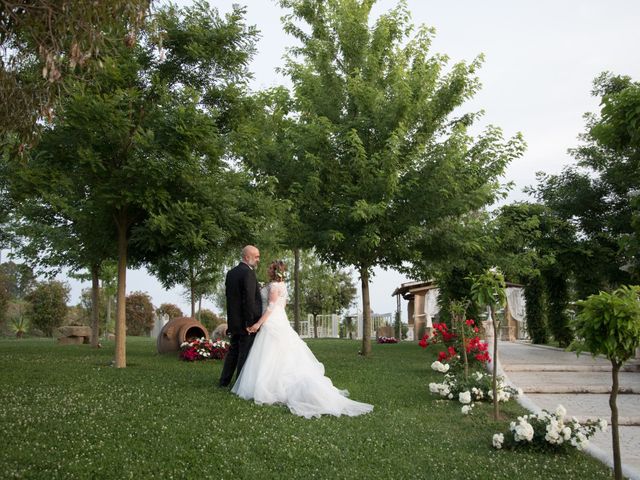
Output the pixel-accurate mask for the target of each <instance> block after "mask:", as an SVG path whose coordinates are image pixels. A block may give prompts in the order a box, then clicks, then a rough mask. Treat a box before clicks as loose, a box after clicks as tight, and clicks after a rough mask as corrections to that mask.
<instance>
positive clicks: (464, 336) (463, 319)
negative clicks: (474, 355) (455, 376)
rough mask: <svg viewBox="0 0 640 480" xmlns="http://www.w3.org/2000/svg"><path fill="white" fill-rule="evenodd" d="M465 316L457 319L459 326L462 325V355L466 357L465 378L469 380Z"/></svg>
mask: <svg viewBox="0 0 640 480" xmlns="http://www.w3.org/2000/svg"><path fill="white" fill-rule="evenodd" d="M464 317H465V316H464V315H463V316H462V317H457V319H458V325H460V334H461V335H462V354H463V355H464V357H463V358H464V378H465V380H466V379H468V378H469V358H468V357H467V337H466V335H465V333H464V328H465V324H464V322H465V318H464Z"/></svg>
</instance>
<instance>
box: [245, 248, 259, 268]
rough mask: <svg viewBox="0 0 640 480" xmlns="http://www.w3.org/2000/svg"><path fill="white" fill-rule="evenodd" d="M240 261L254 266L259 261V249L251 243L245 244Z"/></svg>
mask: <svg viewBox="0 0 640 480" xmlns="http://www.w3.org/2000/svg"><path fill="white" fill-rule="evenodd" d="M242 261H243V262H244V263H246V264H247V265H249V266H251V267H253V268H255V267H257V266H258V262H259V261H260V250H258V249H257V248H256V247H254V246H253V245H247V246H245V247H244V248H243V249H242Z"/></svg>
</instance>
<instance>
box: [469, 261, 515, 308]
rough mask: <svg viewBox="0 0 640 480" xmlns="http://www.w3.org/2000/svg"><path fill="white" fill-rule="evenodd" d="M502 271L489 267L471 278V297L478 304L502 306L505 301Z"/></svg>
mask: <svg viewBox="0 0 640 480" xmlns="http://www.w3.org/2000/svg"><path fill="white" fill-rule="evenodd" d="M505 288H506V284H505V281H504V276H503V275H502V272H500V270H498V269H497V268H491V269H489V270H487V271H486V272H484V273H483V274H482V275H478V276H476V277H474V278H473V285H472V286H471V298H472V299H473V301H474V302H475V303H476V304H477V305H478V306H491V307H502V306H504V305H505V303H506V301H507V294H506V292H505Z"/></svg>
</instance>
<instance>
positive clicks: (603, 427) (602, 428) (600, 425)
mask: <svg viewBox="0 0 640 480" xmlns="http://www.w3.org/2000/svg"><path fill="white" fill-rule="evenodd" d="M598 428H599V429H600V431H602V432H606V431H607V421H606V420H605V419H604V418H599V419H598Z"/></svg>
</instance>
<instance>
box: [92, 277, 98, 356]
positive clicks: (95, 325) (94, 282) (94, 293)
mask: <svg viewBox="0 0 640 480" xmlns="http://www.w3.org/2000/svg"><path fill="white" fill-rule="evenodd" d="M99 322H100V265H92V266H91V346H92V347H94V348H97V347H98V340H99V338H98V337H99V328H98V324H99Z"/></svg>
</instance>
